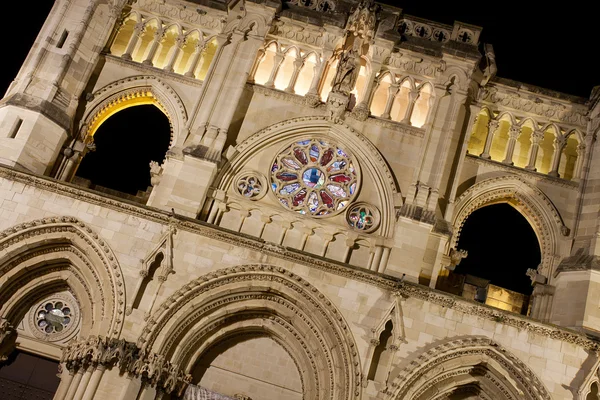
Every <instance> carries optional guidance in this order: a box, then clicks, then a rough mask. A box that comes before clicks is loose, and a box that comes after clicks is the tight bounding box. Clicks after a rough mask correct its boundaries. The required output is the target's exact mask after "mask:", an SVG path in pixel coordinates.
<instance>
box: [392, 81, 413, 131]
mask: <svg viewBox="0 0 600 400" xmlns="http://www.w3.org/2000/svg"><path fill="white" fill-rule="evenodd" d="M411 90H412V85H411V83H410V81H409V80H408V79H405V80H404V82H402V84H401V85H400V88H399V89H398V91H397V92H396V96H395V97H394V103H393V104H392V111H391V113H390V117H391V118H392V120H394V121H398V122H402V121H404V119H405V117H406V116H407V115H406V112H407V111H408V106H409V104H410V92H411Z"/></svg>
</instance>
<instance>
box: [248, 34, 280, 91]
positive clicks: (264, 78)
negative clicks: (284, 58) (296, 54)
mask: <svg viewBox="0 0 600 400" xmlns="http://www.w3.org/2000/svg"><path fill="white" fill-rule="evenodd" d="M277 52H278V46H277V43H276V42H271V43H270V44H269V45H268V46H267V47H266V48H265V49H264V50H263V54H262V56H261V57H260V58H259V61H258V68H257V69H256V72H255V73H254V83H257V84H259V85H265V84H266V83H267V82H268V81H269V79H270V78H271V73H272V72H273V68H274V66H275V55H276V54H277Z"/></svg>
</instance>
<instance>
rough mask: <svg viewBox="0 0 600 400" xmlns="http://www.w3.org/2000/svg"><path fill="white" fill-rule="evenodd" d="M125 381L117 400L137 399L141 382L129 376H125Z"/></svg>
mask: <svg viewBox="0 0 600 400" xmlns="http://www.w3.org/2000/svg"><path fill="white" fill-rule="evenodd" d="M125 379H126V380H127V383H126V384H125V385H124V386H123V388H122V389H121V394H120V395H119V399H118V400H129V399H137V397H138V394H139V393H140V388H141V385H142V381H141V380H140V379H139V378H135V377H134V376H132V375H129V374H127V377H126V378H125Z"/></svg>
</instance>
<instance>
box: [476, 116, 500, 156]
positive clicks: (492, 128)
mask: <svg viewBox="0 0 600 400" xmlns="http://www.w3.org/2000/svg"><path fill="white" fill-rule="evenodd" d="M499 126H500V121H496V120H495V119H492V120H490V121H489V122H488V133H487V136H486V137H485V146H484V148H483V153H481V154H480V155H479V157H481V158H485V159H487V160H489V159H490V148H491V147H492V140H493V139H494V134H495V133H496V130H497V129H498V127H499Z"/></svg>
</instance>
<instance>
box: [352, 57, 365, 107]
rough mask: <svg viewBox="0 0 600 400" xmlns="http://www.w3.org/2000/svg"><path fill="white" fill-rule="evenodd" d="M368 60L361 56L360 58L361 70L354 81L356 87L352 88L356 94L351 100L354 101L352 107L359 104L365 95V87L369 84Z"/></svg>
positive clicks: (353, 93)
mask: <svg viewBox="0 0 600 400" xmlns="http://www.w3.org/2000/svg"><path fill="white" fill-rule="evenodd" d="M367 74H368V72H367V61H366V60H365V59H364V58H362V57H361V59H360V70H359V71H358V77H357V78H356V82H355V83H354V89H353V90H352V92H351V93H352V95H353V96H354V100H351V101H352V103H351V104H350V107H352V106H353V105H356V104H358V102H359V101H361V100H362V98H363V97H364V96H365V93H364V92H365V87H366V86H367V78H368V77H367Z"/></svg>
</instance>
